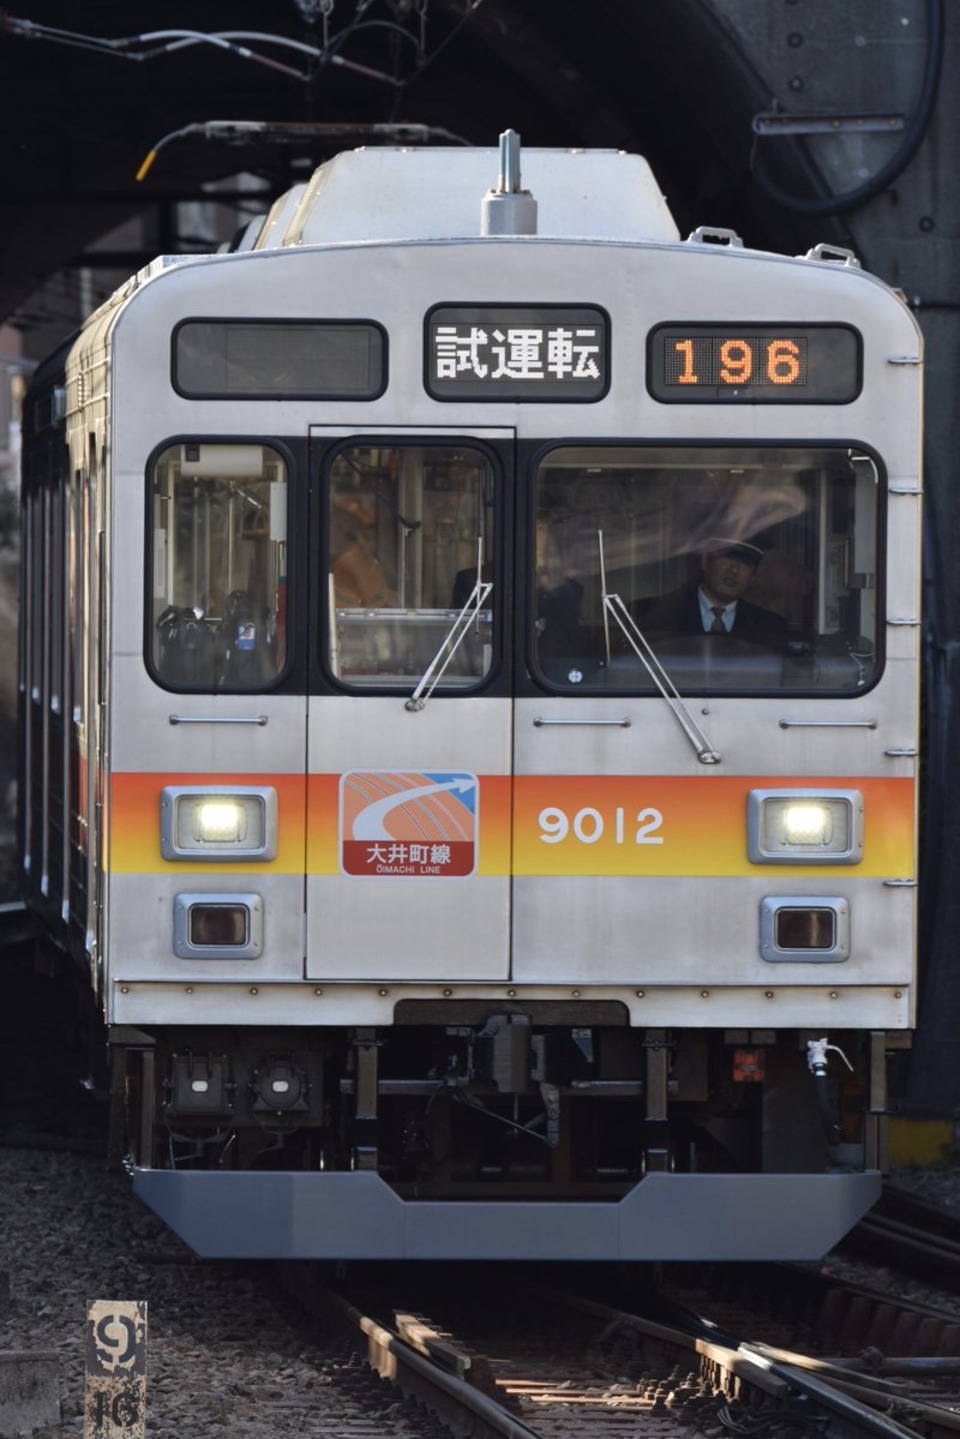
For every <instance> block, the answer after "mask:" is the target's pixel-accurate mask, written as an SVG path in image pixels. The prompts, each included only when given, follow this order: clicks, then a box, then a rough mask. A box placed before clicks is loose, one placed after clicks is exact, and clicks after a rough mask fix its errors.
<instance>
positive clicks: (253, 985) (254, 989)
mask: <svg viewBox="0 0 960 1439" xmlns="http://www.w3.org/2000/svg"><path fill="white" fill-rule="evenodd" d="M250 993H251V994H259V993H260V991H259V989H258V988H257V986H256V985H255V984H252V985H251V986H250Z"/></svg>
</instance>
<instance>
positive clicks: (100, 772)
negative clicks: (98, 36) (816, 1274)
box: [22, 137, 921, 1260]
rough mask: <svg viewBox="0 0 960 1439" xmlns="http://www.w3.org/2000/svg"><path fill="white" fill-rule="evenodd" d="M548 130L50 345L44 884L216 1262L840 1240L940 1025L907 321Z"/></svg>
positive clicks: (186, 1229) (420, 179) (439, 155)
mask: <svg viewBox="0 0 960 1439" xmlns="http://www.w3.org/2000/svg"><path fill="white" fill-rule="evenodd" d="M511 143H512V142H511V141H510V139H509V137H508V138H507V141H506V143H505V148H504V150H503V152H502V154H501V156H500V158H499V161H498V157H497V155H496V153H495V152H492V151H479V150H478V151H470V150H449V151H445V150H433V151H404V150H372V151H367V152H355V153H350V154H343V155H340V156H338V157H337V158H335V159H334V160H333V161H331V162H330V163H328V164H326V165H324V166H323V167H322V168H321V169H320V170H319V171H318V172H317V173H316V175H315V176H314V178H313V180H312V181H311V183H310V184H309V185H308V186H306V187H301V188H300V189H298V190H295V191H294V192H292V193H291V194H290V195H289V196H286V197H284V198H283V199H282V200H281V201H279V202H278V203H277V205H276V206H275V207H274V209H273V211H272V212H271V213H270V215H269V216H268V217H267V218H266V220H265V221H258V222H257V223H256V224H254V225H252V226H251V227H250V229H249V230H248V232H247V234H246V236H245V237H244V238H243V240H242V242H241V248H240V249H238V250H236V251H234V252H232V253H222V254H216V255H211V256H208V257H199V258H198V257H191V258H175V259H161V260H158V261H156V262H155V263H154V264H153V265H152V266H151V267H150V268H149V269H148V270H146V271H144V272H143V273H141V274H139V275H138V276H136V277H135V278H134V279H132V280H131V281H130V282H129V283H128V284H127V286H126V287H125V288H124V289H122V290H121V291H120V292H118V294H117V295H116V296H114V298H113V299H112V300H111V301H110V302H109V303H107V304H106V305H105V306H104V307H103V308H102V309H101V310H100V311H98V312H97V313H96V314H94V315H93V316H92V317H91V319H90V320H89V321H88V323H87V324H86V325H85V327H84V328H83V330H82V332H81V333H80V334H79V336H78V337H77V338H76V339H75V341H74V342H72V343H71V344H70V345H68V346H67V347H66V348H65V350H64V352H63V353H61V354H60V355H59V356H55V357H53V359H52V360H51V361H50V362H48V364H47V365H45V366H44V367H43V368H42V369H41V370H40V371H39V372H38V375H37V378H36V381H35V383H34V386H33V390H32V394H31V398H30V402H29V407H28V424H27V436H26V442H25V448H26V471H25V484H24V506H25V508H24V515H23V533H24V541H25V549H24V591H23V630H24V645H23V656H22V692H23V705H24V724H23V736H24V741H23V743H24V757H23V758H24V765H23V783H22V810H23V841H24V843H23V853H24V883H25V886H26V890H27V893H28V894H29V896H30V901H31V903H32V904H33V906H34V907H35V908H36V909H37V911H38V912H39V913H41V914H42V915H44V917H45V919H46V921H47V923H48V925H49V927H50V929H51V930H52V931H53V932H54V933H55V934H56V935H57V937H58V939H59V941H60V943H61V945H62V946H63V947H64V948H65V949H66V950H68V951H69V952H70V953H71V954H72V955H73V957H74V959H75V960H76V961H77V962H78V963H79V964H80V965H81V966H82V967H83V968H84V970H85V971H86V972H87V973H88V974H89V981H90V985H91V987H92V989H93V990H94V991H95V992H96V994H97V996H98V998H99V1003H100V1005H101V1006H102V1012H103V1016H104V1018H105V1022H106V1026H107V1033H108V1038H109V1043H110V1049H111V1053H112V1057H113V1065H114V1098H115V1104H116V1107H117V1109H118V1110H121V1109H122V1111H123V1125H124V1133H125V1139H124V1146H125V1152H126V1154H127V1156H128V1163H129V1165H130V1168H131V1170H132V1173H133V1178H134V1183H135V1186H136V1189H137V1191H138V1192H139V1194H140V1195H141V1196H142V1197H143V1199H144V1200H145V1201H146V1202H147V1203H148V1204H149V1205H151V1206H152V1207H153V1208H154V1209H155V1210H156V1211H157V1212H158V1213H159V1214H160V1215H162V1216H163V1218H164V1219H165V1220H166V1221H168V1222H169V1224H170V1225H171V1226H172V1227H173V1228H174V1229H175V1230H177V1231H178V1232H179V1233H180V1234H182V1235H183V1236H184V1238H185V1239H186V1240H187V1242H188V1243H189V1244H190V1245H192V1246H193V1247H194V1249H195V1250H197V1251H198V1252H200V1253H202V1254H207V1255H247V1256H259V1257H273V1256H293V1257H296V1256H313V1257H320V1256H324V1257H339V1258H375V1257H384V1256H389V1257H398V1258H399V1257H408V1258H434V1259H436V1258H446V1257H448V1256H449V1257H453V1256H458V1257H472V1258H487V1257H490V1258H511V1259H536V1258H576V1259H587V1258H590V1259H641V1260H642V1259H693V1258H702V1257H715V1258H726V1259H730V1258H747V1259H756V1258H769V1257H776V1258H794V1259H809V1258H813V1257H817V1256H820V1255H821V1254H823V1253H824V1252H825V1251H826V1250H827V1249H829V1248H830V1247H831V1246H832V1245H833V1244H834V1243H835V1242H836V1241H837V1239H838V1238H839V1237H840V1236H841V1235H842V1234H843V1233H844V1232H845V1231H846V1230H847V1229H848V1228H849V1227H850V1226H851V1225H852V1224H853V1223H855V1222H856V1220H857V1219H858V1218H859V1217H860V1215H861V1214H862V1213H863V1212H864V1211H865V1210H866V1209H867V1208H869V1207H870V1205H871V1204H872V1203H873V1201H874V1199H875V1198H876V1196H877V1194H878V1192H879V1185H880V1173H881V1171H882V1168H883V1163H884V1110H885V1107H886V1083H887V1080H886V1073H887V1062H888V1058H889V1054H890V1052H891V1051H892V1050H895V1049H897V1048H898V1047H902V1046H903V1045H904V1044H905V1043H906V1042H907V1040H908V1033H909V1029H910V1027H911V1025H912V1023H913V1019H914V1002H915V901H916V890H915V786H916V764H917V749H918V657H919V629H918V614H919V533H920V374H921V351H920V337H919V334H918V331H917V327H916V325H915V324H914V322H913V320H912V318H911V316H910V314H909V312H908V310H907V308H906V306H905V305H904V304H903V303H902V301H901V300H900V299H899V298H898V297H897V295H896V294H895V293H894V292H893V291H891V290H890V289H889V288H888V287H887V286H886V285H885V284H883V283H882V282H881V281H880V280H878V279H877V278H875V277H872V276H870V275H868V274H865V273H864V272H863V271H862V270H861V269H860V268H859V266H858V265H857V263H856V261H855V260H854V259H853V258H852V257H850V256H848V255H846V254H845V253H844V252H837V251H834V250H826V249H822V248H821V249H818V250H817V251H814V252H811V253H810V254H809V255H806V256H803V257H798V258H787V257H782V256H778V255H773V254H767V253H760V252H755V251H751V250H748V249H746V248H744V247H743V245H742V244H741V243H740V242H739V241H738V240H737V238H736V237H735V236H732V235H730V234H728V233H726V232H709V231H708V232H697V233H696V234H694V235H692V236H690V238H689V239H686V240H681V238H680V236H679V235H678V233H677V231H676V228H675V226H674V223H673V221H672V219H671V217H670V215H669V213H668V211H667V209H666V207H665V205H664V203H663V200H662V198H661V196H660V194H659V191H658V189H657V186H656V184H655V182H654V180H653V178H652V177H651V175H650V173H649V171H648V169H647V167H646V165H645V164H644V162H643V161H642V160H640V159H639V158H638V157H635V156H629V155H624V154H615V153H613V152H593V153H579V152H571V153H565V152H560V151H548V150H539V151H538V150H534V151H528V152H526V153H525V155H524V159H523V186H524V187H526V188H522V187H521V184H520V182H519V179H518V174H517V158H516V151H515V150H514V149H512V148H511ZM498 167H499V170H500V182H499V184H498V185H496V184H494V182H495V181H496V176H497V171H498ZM491 185H493V189H492V191H491V193H488V194H486V195H485V192H486V191H488V190H489V189H490V187H491ZM714 563H719V564H726V565H727V567H728V569H729V567H730V565H733V566H734V568H736V567H737V565H739V567H740V569H741V570H744V569H745V570H746V571H747V572H748V573H747V581H748V583H749V588H746V589H744V586H743V577H742V576H741V578H740V580H738V581H737V582H736V585H735V586H734V588H737V587H739V588H738V594H737V597H736V605H737V608H735V609H730V610H727V609H726V607H725V606H723V605H720V606H717V607H716V608H717V609H720V610H721V611H722V613H721V614H720V615H719V616H715V617H714V618H711V617H710V616H709V615H708V616H707V619H706V622H705V623H706V628H705V624H704V623H701V616H700V615H698V616H697V618H696V619H695V620H694V619H692V618H691V616H692V614H693V611H692V610H691V609H690V605H692V604H694V603H696V602H697V583H698V580H699V579H700V578H701V577H702V576H704V575H705V574H706V567H707V566H709V565H711V564H714ZM691 596H692V597H693V598H691ZM737 609H739V612H740V615H741V618H742V619H743V621H744V625H745V624H746V619H747V618H748V617H750V616H752V622H751V625H750V626H749V627H747V628H742V627H741V624H740V621H738V620H737V619H736V618H735V616H736V613H737ZM731 616H733V617H734V619H733V628H732V630H731V631H730V632H729V633H727V632H726V630H727V627H728V626H729V624H730V618H731ZM715 621H716V623H715ZM721 629H722V630H723V632H722V633H721V632H719V631H720V630H721ZM713 630H717V631H718V632H716V633H714V632H713Z"/></svg>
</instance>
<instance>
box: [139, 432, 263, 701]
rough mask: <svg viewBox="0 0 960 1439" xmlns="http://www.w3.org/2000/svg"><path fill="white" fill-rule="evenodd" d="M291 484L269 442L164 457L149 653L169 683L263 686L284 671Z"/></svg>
mask: <svg viewBox="0 0 960 1439" xmlns="http://www.w3.org/2000/svg"><path fill="white" fill-rule="evenodd" d="M287 483H288V476H287V468H286V465H285V463H284V461H283V459H282V458H281V456H280V455H279V454H277V452H276V451H275V450H272V449H271V448H270V447H269V446H267V445H253V444H205V443H197V444H191V443H187V444H178V445H171V446H170V447H169V448H168V449H166V450H164V451H163V452H162V453H161V454H160V455H158V457H157V459H156V461H155V463H154V466H153V474H152V524H151V527H150V536H149V540H148V543H149V544H150V545H151V547H152V550H151V556H150V558H151V561H152V563H151V572H152V592H151V600H152V611H151V613H152V623H151V627H150V639H149V657H150V660H151V664H152V667H153V670H154V672H155V673H156V675H157V676H158V678H159V679H160V681H161V682H162V683H163V684H165V685H169V686H170V687H171V688H173V689H180V688H183V689H198V690H219V689H223V690H259V689H263V688H265V687H266V686H268V685H270V684H271V683H272V682H273V681H274V680H275V679H276V678H277V676H278V675H279V674H280V672H281V670H282V669H283V667H284V665H285V663H286V585H287Z"/></svg>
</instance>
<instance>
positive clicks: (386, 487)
mask: <svg viewBox="0 0 960 1439" xmlns="http://www.w3.org/2000/svg"><path fill="white" fill-rule="evenodd" d="M325 493H326V506H325V520H326V529H327V534H326V541H327V545H326V548H327V557H328V562H327V578H328V583H327V589H328V600H329V604H328V625H327V664H328V667H329V670H330V672H331V674H332V675H333V677H334V678H335V679H336V680H338V681H340V683H342V684H343V685H344V686H345V687H347V688H350V689H368V688H372V687H387V688H396V689H400V690H409V691H411V692H412V691H413V689H414V688H415V687H416V685H417V683H418V682H419V681H420V680H421V679H422V678H423V677H424V676H425V675H427V673H428V671H430V672H431V673H432V675H433V676H434V677H436V676H439V678H438V679H437V683H438V685H439V687H440V688H441V689H442V690H446V691H451V690H452V691H454V692H456V691H458V690H463V689H468V688H470V687H471V686H473V685H476V684H477V683H479V682H480V681H481V680H482V679H483V678H484V676H485V675H486V674H487V673H488V671H489V670H490V667H491V663H492V658H491V657H492V619H493V607H494V604H495V603H496V597H495V595H494V591H493V565H494V558H495V556H494V532H493V525H494V471H493V467H492V463H491V460H490V458H489V457H488V456H487V455H486V454H485V453H483V452H482V451H481V450H479V449H476V448H474V447H473V446H471V445H421V444H389V445H379V444H373V445H371V444H351V445H347V446H345V447H344V448H342V449H340V450H338V451H337V452H336V453H335V454H334V455H333V456H332V457H331V459H330V462H329V464H328V467H327V475H326V491H325ZM431 667H432V669H431Z"/></svg>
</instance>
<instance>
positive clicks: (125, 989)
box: [120, 984, 130, 994]
mask: <svg viewBox="0 0 960 1439" xmlns="http://www.w3.org/2000/svg"><path fill="white" fill-rule="evenodd" d="M120 993H121V994H129V993H130V986H129V984H121V986H120Z"/></svg>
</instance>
